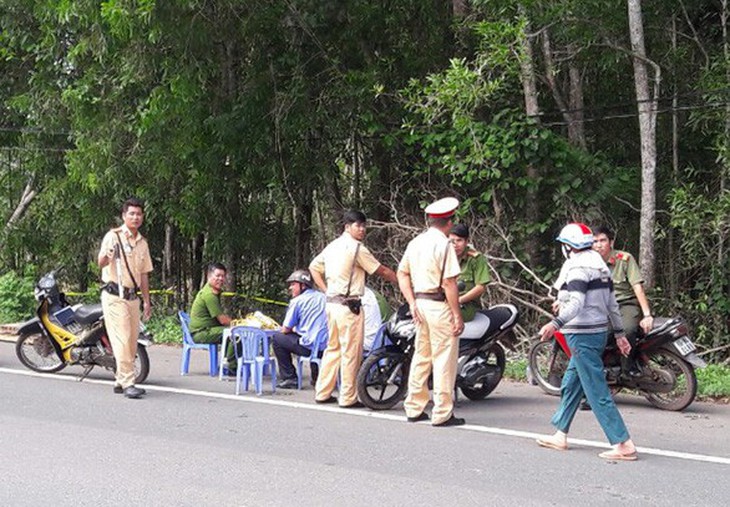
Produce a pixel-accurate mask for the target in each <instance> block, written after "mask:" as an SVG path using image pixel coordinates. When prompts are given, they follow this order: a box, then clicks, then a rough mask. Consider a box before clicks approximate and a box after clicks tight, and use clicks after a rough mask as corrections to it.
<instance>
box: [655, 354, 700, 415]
mask: <svg viewBox="0 0 730 507" xmlns="http://www.w3.org/2000/svg"><path fill="white" fill-rule="evenodd" d="M644 368H645V369H650V372H651V374H652V376H653V377H655V380H656V381H657V382H659V383H662V384H664V385H665V386H666V387H667V388H668V390H667V392H661V393H659V392H649V391H643V392H642V394H643V395H644V397H645V398H646V399H647V400H649V403H651V404H652V405H654V406H655V407H657V408H660V409H662V410H671V411H677V412H678V411H680V410H684V409H685V408H687V407H688V406H689V405H690V404H691V403H692V402H693V401H694V399H695V396H696V395H697V375H696V374H695V370H694V368H693V367H692V366H691V365H690V364H689V363H687V362H686V361H685V360H684V359H682V358H681V357H680V356H679V355H677V354H676V353H674V352H672V351H670V350H666V349H659V350H657V351H655V352H653V353H652V354H651V355H650V356H649V362H648V363H647V365H646V366H644Z"/></svg>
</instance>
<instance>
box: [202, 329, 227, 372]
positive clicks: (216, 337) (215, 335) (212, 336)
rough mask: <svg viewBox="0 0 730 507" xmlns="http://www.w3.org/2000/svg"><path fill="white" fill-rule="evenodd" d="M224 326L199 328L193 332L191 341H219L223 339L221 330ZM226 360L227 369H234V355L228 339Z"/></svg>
mask: <svg viewBox="0 0 730 507" xmlns="http://www.w3.org/2000/svg"><path fill="white" fill-rule="evenodd" d="M225 329H226V328H225V327H224V326H215V327H210V328H208V329H201V330H200V331H196V332H195V333H193V341H194V342H195V343H217V344H219V345H220V343H221V342H222V341H223V331H224V330H225ZM226 361H227V363H228V369H229V370H235V369H236V355H235V354H234V353H233V345H231V342H230V340H229V341H228V344H227V346H226Z"/></svg>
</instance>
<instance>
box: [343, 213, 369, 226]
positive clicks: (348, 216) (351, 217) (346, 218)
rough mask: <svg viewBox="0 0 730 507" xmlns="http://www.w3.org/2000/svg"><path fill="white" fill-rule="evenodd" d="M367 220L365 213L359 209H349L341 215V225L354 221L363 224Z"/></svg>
mask: <svg viewBox="0 0 730 507" xmlns="http://www.w3.org/2000/svg"><path fill="white" fill-rule="evenodd" d="M367 221H368V217H366V216H365V213H363V212H362V211H359V210H354V209H349V210H347V211H345V213H344V215H342V225H350V224H354V223H356V222H357V223H359V224H364V223H365V222H367Z"/></svg>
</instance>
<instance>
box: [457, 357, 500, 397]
mask: <svg viewBox="0 0 730 507" xmlns="http://www.w3.org/2000/svg"><path fill="white" fill-rule="evenodd" d="M480 355H481V356H482V357H483V358H484V360H485V361H486V362H487V364H489V365H491V366H497V367H498V368H499V376H498V377H495V378H492V379H490V380H491V382H484V383H483V384H482V386H481V387H476V388H470V387H462V388H461V392H462V393H464V396H466V397H467V398H469V399H470V400H472V401H478V400H483V399H484V398H486V397H487V396H489V394H490V393H491V392H492V391H494V390H495V389H496V388H497V386H498V385H499V383H500V381H501V380H502V375H504V367H505V366H506V364H507V360H506V358H505V356H504V349H502V347H501V346H499V345H498V344H496V343H495V344H494V345H492V346H491V347H490V348H489V349H488V350H487V351H485V352H481V353H480Z"/></svg>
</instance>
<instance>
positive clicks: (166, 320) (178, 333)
mask: <svg viewBox="0 0 730 507" xmlns="http://www.w3.org/2000/svg"><path fill="white" fill-rule="evenodd" d="M146 326H147V330H148V331H150V332H151V333H152V336H153V338H154V340H155V343H164V344H170V345H175V344H178V345H179V344H181V343H182V330H181V329H180V322H179V321H178V320H177V316H176V315H153V316H152V318H151V319H150V320H149V322H147V324H146Z"/></svg>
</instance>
